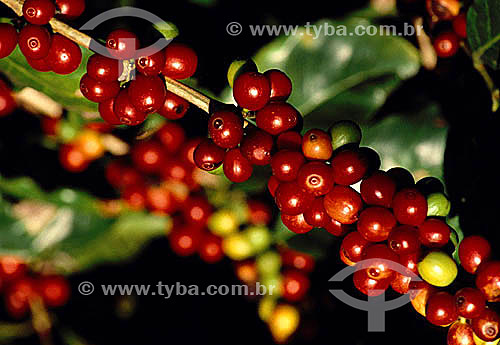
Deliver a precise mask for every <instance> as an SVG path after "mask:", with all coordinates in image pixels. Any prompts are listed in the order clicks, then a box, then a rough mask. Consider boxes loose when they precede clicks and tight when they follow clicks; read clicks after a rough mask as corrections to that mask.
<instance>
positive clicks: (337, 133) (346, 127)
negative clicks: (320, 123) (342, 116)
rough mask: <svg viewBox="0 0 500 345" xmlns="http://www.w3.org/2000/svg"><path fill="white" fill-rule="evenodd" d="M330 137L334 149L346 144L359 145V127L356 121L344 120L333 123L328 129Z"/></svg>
mask: <svg viewBox="0 0 500 345" xmlns="http://www.w3.org/2000/svg"><path fill="white" fill-rule="evenodd" d="M329 133H330V136H331V137H332V147H333V150H334V151H335V150H336V149H338V148H339V147H342V146H344V145H347V144H352V145H359V143H360V142H361V128H359V126H358V124H357V123H356V122H353V121H350V120H344V121H339V122H336V123H334V124H333V125H332V126H331V127H330V130H329Z"/></svg>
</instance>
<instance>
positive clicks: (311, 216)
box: [304, 197, 331, 228]
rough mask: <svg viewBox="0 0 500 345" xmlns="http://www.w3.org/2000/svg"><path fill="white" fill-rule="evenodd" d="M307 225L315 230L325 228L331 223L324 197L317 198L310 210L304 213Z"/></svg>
mask: <svg viewBox="0 0 500 345" xmlns="http://www.w3.org/2000/svg"><path fill="white" fill-rule="evenodd" d="M304 219H305V220H306V222H307V224H310V225H312V226H314V227H315V228H323V227H325V226H326V224H327V223H328V222H330V219H331V218H330V216H329V215H328V213H326V210H325V205H324V200H323V197H320V198H316V199H314V201H313V202H312V204H311V206H310V207H309V209H308V210H306V211H305V212H304Z"/></svg>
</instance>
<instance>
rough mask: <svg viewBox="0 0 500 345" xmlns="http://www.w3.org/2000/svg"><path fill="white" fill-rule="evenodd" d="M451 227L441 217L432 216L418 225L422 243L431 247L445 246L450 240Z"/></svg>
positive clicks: (419, 237)
mask: <svg viewBox="0 0 500 345" xmlns="http://www.w3.org/2000/svg"><path fill="white" fill-rule="evenodd" d="M450 233H451V231H450V227H449V226H448V224H446V223H445V222H443V221H442V220H440V219H435V218H430V219H427V220H426V221H425V222H423V223H422V224H421V225H420V226H419V227H418V239H419V240H420V243H422V244H423V245H424V246H426V247H429V248H441V247H444V246H445V245H446V244H447V243H448V241H449V240H450Z"/></svg>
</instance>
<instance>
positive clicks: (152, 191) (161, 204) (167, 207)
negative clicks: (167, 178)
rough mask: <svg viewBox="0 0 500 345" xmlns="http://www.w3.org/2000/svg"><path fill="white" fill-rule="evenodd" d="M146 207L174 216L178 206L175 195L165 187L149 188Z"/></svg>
mask: <svg viewBox="0 0 500 345" xmlns="http://www.w3.org/2000/svg"><path fill="white" fill-rule="evenodd" d="M146 205H147V207H148V209H149V210H150V211H153V212H159V213H164V214H172V213H174V212H175V211H176V210H177V208H178V206H179V205H178V204H177V203H176V201H175V198H174V196H173V194H172V193H171V192H170V191H169V190H168V189H167V188H165V187H163V186H149V187H147V189H146Z"/></svg>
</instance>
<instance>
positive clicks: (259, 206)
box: [247, 200, 272, 225]
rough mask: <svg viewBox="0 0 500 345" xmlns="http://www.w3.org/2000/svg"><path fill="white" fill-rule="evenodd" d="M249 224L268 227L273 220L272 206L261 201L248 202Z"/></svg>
mask: <svg viewBox="0 0 500 345" xmlns="http://www.w3.org/2000/svg"><path fill="white" fill-rule="evenodd" d="M247 206H248V213H247V216H248V222H249V223H250V224H252V225H267V224H269V223H270V222H271V220H272V211H271V207H270V205H268V204H267V203H266V202H263V201H260V200H248V201H247Z"/></svg>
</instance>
